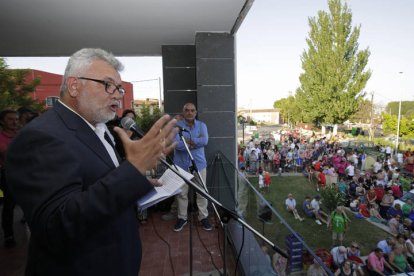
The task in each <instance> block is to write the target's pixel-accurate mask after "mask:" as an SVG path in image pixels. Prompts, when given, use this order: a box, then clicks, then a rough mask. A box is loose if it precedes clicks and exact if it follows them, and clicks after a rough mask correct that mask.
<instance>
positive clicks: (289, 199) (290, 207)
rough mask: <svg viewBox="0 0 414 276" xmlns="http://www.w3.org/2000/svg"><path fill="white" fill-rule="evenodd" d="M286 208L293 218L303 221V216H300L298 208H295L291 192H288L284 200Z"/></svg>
mask: <svg viewBox="0 0 414 276" xmlns="http://www.w3.org/2000/svg"><path fill="white" fill-rule="evenodd" d="M285 205H286V210H287V211H288V212H292V213H293V215H294V217H295V219H297V220H299V221H303V218H301V217H300V216H299V214H298V210H296V200H295V199H294V198H293V195H292V194H288V197H287V199H286V200H285Z"/></svg>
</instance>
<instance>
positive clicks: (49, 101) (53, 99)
mask: <svg viewBox="0 0 414 276" xmlns="http://www.w3.org/2000/svg"><path fill="white" fill-rule="evenodd" d="M57 100H59V97H57V96H51V97H47V98H46V107H53V106H54V105H55V103H56V102H57Z"/></svg>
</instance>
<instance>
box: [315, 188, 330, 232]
mask: <svg viewBox="0 0 414 276" xmlns="http://www.w3.org/2000/svg"><path fill="white" fill-rule="evenodd" d="M320 199H321V197H320V195H316V196H315V197H314V198H313V199H312V201H311V207H312V211H313V213H314V214H315V218H316V220H315V222H316V223H317V224H319V225H322V222H323V223H325V224H327V218H328V215H327V214H326V213H325V212H324V211H322V210H321V207H320V205H319V201H320ZM321 221H322V222H321Z"/></svg>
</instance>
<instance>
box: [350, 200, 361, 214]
mask: <svg viewBox="0 0 414 276" xmlns="http://www.w3.org/2000/svg"><path fill="white" fill-rule="evenodd" d="M349 209H351V211H352V212H359V199H358V198H355V199H353V200H352V201H351V203H350V204H349Z"/></svg>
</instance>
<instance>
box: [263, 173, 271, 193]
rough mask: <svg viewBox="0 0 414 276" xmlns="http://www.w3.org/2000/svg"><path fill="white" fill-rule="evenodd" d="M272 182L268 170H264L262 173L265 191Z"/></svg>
mask: <svg viewBox="0 0 414 276" xmlns="http://www.w3.org/2000/svg"><path fill="white" fill-rule="evenodd" d="M271 183H272V178H271V177H270V174H269V172H265V175H264V190H265V192H267V191H268V190H269V187H270V184H271Z"/></svg>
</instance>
